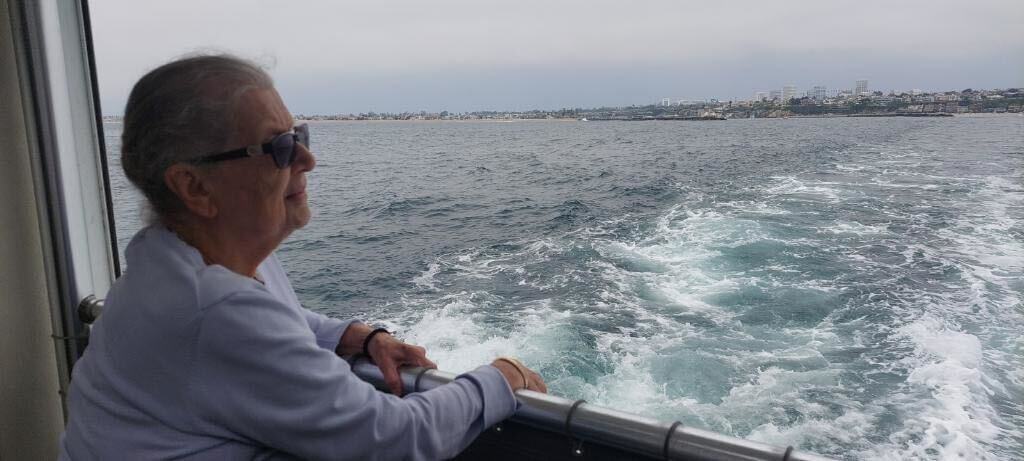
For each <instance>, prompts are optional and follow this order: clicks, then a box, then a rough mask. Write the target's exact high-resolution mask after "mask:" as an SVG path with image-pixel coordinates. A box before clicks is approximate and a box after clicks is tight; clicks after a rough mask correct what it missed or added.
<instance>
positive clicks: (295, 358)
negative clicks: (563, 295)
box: [60, 226, 516, 460]
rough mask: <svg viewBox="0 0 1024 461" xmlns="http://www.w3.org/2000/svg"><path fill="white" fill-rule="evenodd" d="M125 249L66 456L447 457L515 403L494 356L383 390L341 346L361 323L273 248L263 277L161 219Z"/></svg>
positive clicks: (79, 391) (78, 381)
mask: <svg viewBox="0 0 1024 461" xmlns="http://www.w3.org/2000/svg"><path fill="white" fill-rule="evenodd" d="M126 256H127V270H126V271H125V274H124V275H123V276H122V277H121V278H120V279H118V280H117V281H116V282H115V283H114V286H113V288H111V290H110V293H109V294H108V295H107V298H106V305H105V307H104V312H103V315H102V317H100V319H99V320H98V321H97V322H96V324H95V325H94V326H93V328H92V332H91V336H90V340H89V347H88V348H87V350H86V352H85V354H84V355H83V356H82V358H81V359H80V360H79V361H78V362H77V363H76V364H75V368H74V372H73V373H72V380H71V389H70V392H69V395H68V412H69V419H68V424H67V428H66V430H65V433H64V436H63V437H62V440H61V455H60V457H61V459H74V460H87V459H104V460H105V459H167V458H187V459H210V460H214V459H216V460H235V459H277V458H291V457H298V458H306V459H443V458H450V457H452V456H454V455H455V454H457V453H458V452H459V451H461V450H462V449H463V448H465V447H466V446H467V445H469V443H470V442H472V441H473V439H474V438H476V436H477V435H479V434H480V433H481V432H482V431H483V430H484V429H486V428H488V427H490V426H492V425H494V424H495V423H497V422H499V421H501V420H503V419H505V418H508V417H509V416H511V415H512V414H513V413H514V412H515V409H516V401H515V397H514V396H513V394H512V391H511V389H510V388H509V386H508V383H507V382H506V381H505V379H504V378H503V377H502V375H501V373H500V372H499V371H498V370H497V369H496V368H494V367H492V366H489V365H486V366H481V367H479V368H477V369H476V370H474V371H472V372H470V373H466V374H464V375H461V376H460V377H459V378H457V379H456V380H455V381H454V382H452V383H451V384H447V385H444V386H440V387H438V388H436V389H432V390H429V391H426V392H421V393H414V394H409V395H407V396H406V397H405V398H399V397H396V396H393V395H390V394H385V393H382V392H378V391H377V390H376V389H374V388H373V386H371V385H370V384H367V383H366V382H363V381H362V380H360V379H359V378H358V377H357V376H356V375H355V374H353V373H352V372H351V370H350V368H349V365H348V363H347V362H345V361H344V360H342V359H341V358H339V357H338V356H337V355H335V354H334V348H335V347H336V346H337V344H338V340H339V339H340V338H341V335H342V334H343V333H344V331H345V329H346V328H347V327H348V325H349V323H350V322H343V321H340V320H337V319H332V318H328V317H325V316H323V315H320V314H316V313H313V312H311V311H309V310H307V309H305V308H303V307H302V306H301V305H299V302H298V299H297V298H296V296H295V292H294V290H293V289H292V287H291V284H290V282H289V281H288V278H287V277H286V276H285V274H284V271H283V270H282V268H281V265H280V263H279V262H278V261H277V258H276V257H275V256H273V255H271V256H270V257H269V258H267V260H266V261H264V262H263V264H261V265H260V266H259V269H258V272H259V276H260V278H261V279H262V280H263V281H264V283H263V284H261V283H260V282H259V281H256V280H254V279H251V278H248V277H244V276H241V275H239V274H236V273H234V272H231V271H230V270H228V269H226V268H224V267H223V266H218V265H212V266H208V265H206V264H205V263H204V262H203V258H202V256H201V255H200V254H199V252H198V251H197V250H196V249H195V248H193V247H191V246H189V245H188V244H186V243H185V242H184V241H182V240H181V239H179V238H178V237H177V235H176V234H174V233H172V232H170V231H169V230H167V229H166V228H165V227H163V226H151V227H148V228H145V229H143V230H141V231H139V233H138V234H137V235H136V236H135V237H134V238H133V239H132V242H131V244H129V245H128V249H127V250H126Z"/></svg>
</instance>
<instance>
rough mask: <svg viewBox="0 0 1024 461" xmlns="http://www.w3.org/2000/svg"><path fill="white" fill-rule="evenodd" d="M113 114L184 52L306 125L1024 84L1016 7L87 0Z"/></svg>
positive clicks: (597, 0) (636, 0) (1009, 1)
mask: <svg viewBox="0 0 1024 461" xmlns="http://www.w3.org/2000/svg"><path fill="white" fill-rule="evenodd" d="M90 8H91V14H92V28H93V37H94V40H95V42H94V43H95V49H96V57H97V63H96V66H97V71H98V73H99V79H100V93H101V97H102V104H103V111H104V113H106V114H120V113H122V112H123V108H124V103H125V100H126V99H127V95H128V92H129V91H130V89H131V85H132V84H133V83H134V82H135V81H136V80H137V79H138V78H139V77H140V76H141V75H142V74H143V73H144V72H145V71H147V70H149V69H152V68H153V67H155V66H158V65H160V64H162V63H164V62H166V61H168V60H170V59H171V58H173V57H176V56H179V55H182V54H184V53H188V52H194V51H197V50H203V49H217V50H224V51H230V52H233V53H236V54H239V55H241V56H244V57H248V58H253V59H256V60H257V61H259V62H261V63H263V64H265V65H267V66H268V67H269V69H270V72H271V75H273V76H274V78H275V81H276V83H277V86H278V90H279V91H280V92H281V94H282V95H283V96H284V98H285V101H286V102H287V103H288V105H289V107H290V109H291V110H292V111H293V112H297V113H307V114H309V113H358V112H366V111H371V110H373V111H378V112H379V111H391V112H397V111H419V110H428V111H440V110H449V111H467V110H487V109H494V110H517V109H531V108H541V109H545V108H547V109H555V108H561V107H596V106H602V105H629V104H648V103H652V102H656V101H657V100H659V99H661V98H664V97H670V98H673V99H706V98H719V99H735V98H741V99H749V98H751V97H752V96H753V93H754V92H755V91H767V90H770V89H777V88H780V87H781V86H782V85H786V84H795V85H797V86H798V87H799V88H800V89H807V88H809V87H810V86H812V85H824V86H827V87H829V88H851V87H852V86H853V84H854V80H856V79H860V78H866V79H868V80H869V81H870V87H871V89H872V90H883V91H888V90H890V89H896V90H909V89H912V88H919V89H924V90H945V89H963V88H966V87H974V88H994V87H1002V88H1005V87H1019V86H1024V1H1022V0H971V1H947V0H907V1H899V0H888V1H875V0H859V1H846V0H815V1H805V0H780V1H765V0H761V1H752V0H742V1H718V2H711V1H707V0H704V1H688V0H687V1H683V0H676V1H668V0H651V1H643V0H619V1H604V0H589V1H582V0H565V1H559V0H546V1H536V0H515V1H508V0H504V1H490V0H372V1H360V2H348V1H305V0H304V1H289V2H269V1H252V0H249V1H244V0H230V1H209V0H205V1H199V0H175V1H159V2H150V1H138V0H95V1H92V2H90Z"/></svg>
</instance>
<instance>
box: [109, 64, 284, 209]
mask: <svg viewBox="0 0 1024 461" xmlns="http://www.w3.org/2000/svg"><path fill="white" fill-rule="evenodd" d="M273 85H274V83H273V80H271V78H270V76H269V75H268V74H267V73H266V71H264V70H263V69H262V68H261V67H260V66H258V65H256V64H254V63H252V62H250V61H247V60H244V59H241V58H238V57H236V56H232V55H229V54H204V55H195V56H187V57H184V58H181V59H176V60H174V61H172V62H169V63H167V64H164V65H162V66H160V67H158V68H156V69H153V70H152V71H150V72H149V73H147V74H146V75H144V76H143V77H142V78H141V79H139V81H138V83H136V84H135V87H134V88H132V92H131V95H129V96H128V104H127V106H126V107H125V110H124V129H123V131H122V134H121V166H122V167H123V168H124V173H125V176H127V177H128V179H129V180H130V181H131V182H132V184H135V186H136V187H138V188H139V190H140V191H142V194H143V195H144V196H145V197H146V199H147V200H148V201H149V204H150V205H151V206H152V207H153V211H154V212H155V213H156V215H157V216H155V217H157V218H161V219H170V218H173V217H175V216H177V215H178V214H179V213H180V212H182V211H184V205H183V204H182V202H181V200H180V199H179V198H178V196H177V195H175V194H174V192H172V191H171V190H170V189H169V188H168V187H167V184H166V183H165V182H164V171H166V170H167V167H169V166H171V165H173V164H175V163H180V162H188V161H190V160H192V159H195V158H197V157H200V156H202V155H204V154H209V153H213V152H219V151H221V150H225V149H226V147H227V146H225V143H226V142H227V141H228V139H229V138H230V137H231V136H232V135H233V134H234V131H235V128H236V127H235V123H236V118H235V107H236V105H237V104H238V102H239V100H240V99H241V97H242V95H244V94H245V93H246V92H247V91H249V90H253V89H263V88H273Z"/></svg>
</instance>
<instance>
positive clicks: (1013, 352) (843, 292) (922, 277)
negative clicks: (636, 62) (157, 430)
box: [391, 145, 1024, 459]
mask: <svg viewBox="0 0 1024 461" xmlns="http://www.w3.org/2000/svg"><path fill="white" fill-rule="evenodd" d="M904 148H905V147H903V146H900V145H895V146H892V145H877V146H855V147H853V148H851V149H850V150H848V151H846V152H842V153H840V154H842V155H844V156H845V158H844V162H845V163H843V164H835V165H831V166H832V168H826V169H825V172H821V171H817V172H802V173H798V174H793V175H787V176H775V177H770V178H768V179H767V180H766V181H765V182H763V183H761V184H751V185H748V187H747V190H746V194H745V199H743V200H735V199H732V197H727V196H722V195H720V194H705V193H700V192H693V191H691V192H689V193H686V192H684V193H683V200H681V202H680V203H678V204H676V205H674V206H671V207H670V208H669V209H668V210H667V211H666V212H664V213H663V214H662V215H660V216H659V217H657V218H656V219H655V220H653V222H652V223H650V224H651V225H650V226H649V227H650V230H649V231H647V232H645V233H643V234H642V235H641V236H639V237H637V238H630V239H621V238H614V237H610V234H614V232H612V231H610V229H615V228H621V227H622V226H624V225H629V223H628V221H629V219H630V218H629V217H625V218H621V219H617V220H606V221H604V222H601V223H598V224H596V225H594V226H589V227H583V228H579V229H576V230H573V231H570V232H564V233H562V234H559V235H547V236H543V237H542V238H530V237H525V238H523V239H520V240H518V241H515V242H510V243H509V244H508V245H507V246H505V247H502V248H483V249H469V250H466V251H462V252H459V253H457V254H449V255H442V256H440V257H438V258H437V259H436V260H434V261H431V262H430V263H429V266H428V269H427V270H425V271H423V273H421V274H420V275H418V276H417V277H415V278H414V280H413V281H414V283H415V285H416V290H412V291H411V292H409V293H407V298H406V299H404V300H403V301H402V303H401V304H402V305H403V306H405V307H407V308H409V309H408V311H407V312H409V313H407V314H403V315H402V316H399V317H395V318H392V319H391V321H392V322H393V324H395V325H396V326H401V327H403V329H405V330H406V331H408V332H409V333H408V335H407V337H408V338H409V339H410V340H413V341H416V342H419V343H421V344H424V345H426V346H427V347H428V350H432V351H434V352H433V353H434V355H435V356H436V358H437V360H438V362H439V363H441V364H442V366H443V367H445V368H449V369H453V370H465V369H468V368H471V367H473V366H475V365H478V364H480V363H482V362H486V361H487V360H489V359H490V358H492V357H494V356H495V355H498V354H518V355H520V356H522V357H523V358H524V359H525V360H527V361H528V362H529V363H531V364H534V365H536V366H538V367H539V368H541V369H542V371H543V373H544V374H545V375H546V376H548V378H549V380H550V381H551V387H552V389H553V390H554V392H558V393H560V394H563V395H567V396H571V397H574V398H576V397H578V398H585V399H587V400H588V401H592V402H598V403H602V404H605V405H609V406H614V407H617V408H622V409H625V410H628V411H634V412H638V413H642V414H647V415H652V416H656V417H659V418H664V419H680V420H682V421H684V422H685V423H688V424H696V425H699V426H703V427H708V428H712V429H715V430H720V431H724V432H727V433H731V434H735V435H738V436H743V437H749V438H752V439H756V440H762V441H765V442H769V443H774V444H783V445H785V444H793V445H796V446H801V447H804V448H807V449H811V450H816V451H819V452H822V453H827V454H831V455H834V456H837V457H844V458H857V459H862V458H863V459H1005V458H1009V457H1012V456H1016V454H1017V453H1019V452H1020V449H1021V448H1022V447H1024V443H1022V432H1021V429H1020V428H1021V427H1022V426H1021V423H1022V415H1024V411H1022V407H1021V395H1022V392H1024V386H1022V379H1021V378H1022V373H1024V364H1022V360H1021V357H1022V355H1021V353H1022V339H1021V336H1020V335H1019V333H1017V330H1019V328H1020V327H1021V326H1022V325H1024V316H1022V307H1021V306H1022V295H1021V293H1022V283H1021V280H1022V275H1024V268H1022V264H1024V244H1022V239H1021V224H1020V223H1021V217H1022V215H1024V213H1022V209H1024V192H1022V189H1021V186H1020V184H1019V182H1014V181H1013V178H1011V177H1006V176H997V175H991V174H989V175H971V174H963V175H955V174H954V175H950V174H949V171H945V172H937V171H931V172H926V171H923V170H929V169H928V168H922V165H923V164H927V163H928V162H929V161H932V160H934V161H936V162H937V163H940V162H949V163H952V164H953V165H952V167H953V168H954V169H955V168H956V165H955V161H956V159H949V158H930V155H936V154H934V153H932V154H929V153H915V152H912V151H902V152H893V151H892V150H890V149H897V150H898V149H904ZM934 166H937V167H940V168H932V169H940V170H941V169H943V168H946V167H950V165H945V166H944V167H942V165H934ZM939 173H941V174H939ZM749 197H753V198H749ZM455 287H457V290H459V291H458V292H455V293H453V292H451V289H452V288H455ZM495 287H499V289H497V290H495ZM474 288H476V289H474ZM414 306H419V307H424V308H422V309H421V308H416V309H415V310H416V311H417V312H416V313H412V312H411V311H413V310H414V309H412V308H413V307H414Z"/></svg>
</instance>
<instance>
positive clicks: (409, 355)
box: [367, 333, 437, 396]
mask: <svg viewBox="0 0 1024 461" xmlns="http://www.w3.org/2000/svg"><path fill="white" fill-rule="evenodd" d="M367 349H368V350H369V351H370V358H371V359H373V361H374V362H375V363H376V364H377V367H379V368H380V372H381V373H382V374H383V375H384V383H386V384H387V386H388V389H390V390H391V393H392V394H394V395H397V396H401V395H402V377H401V375H400V374H399V372H398V368H399V367H403V366H406V365H410V366H415V367H424V368H437V364H435V363H434V362H432V361H431V360H430V359H428V358H427V350H426V349H424V348H422V347H420V346H414V345H412V344H406V343H403V342H402V341H399V340H397V339H395V337H394V336H391V334H390V333H379V334H376V335H374V336H373V338H371V339H370V344H369V345H368V346H367Z"/></svg>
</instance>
